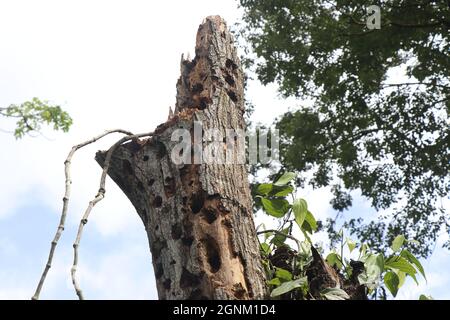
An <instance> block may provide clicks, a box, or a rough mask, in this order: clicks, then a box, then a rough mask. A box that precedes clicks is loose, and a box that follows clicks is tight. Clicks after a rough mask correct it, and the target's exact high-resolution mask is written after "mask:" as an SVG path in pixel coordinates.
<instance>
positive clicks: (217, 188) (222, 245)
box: [96, 16, 266, 299]
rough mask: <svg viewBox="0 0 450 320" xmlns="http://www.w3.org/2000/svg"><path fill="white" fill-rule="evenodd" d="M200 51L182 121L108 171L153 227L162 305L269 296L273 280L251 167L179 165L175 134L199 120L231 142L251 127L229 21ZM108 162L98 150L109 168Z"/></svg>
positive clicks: (214, 24)
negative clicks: (256, 214)
mask: <svg viewBox="0 0 450 320" xmlns="http://www.w3.org/2000/svg"><path fill="white" fill-rule="evenodd" d="M195 54H196V56H195V58H194V59H193V60H192V61H190V60H185V59H183V58H182V60H181V77H180V79H179V80H178V83H177V99H176V105H175V112H174V114H173V115H171V116H170V117H169V120H168V121H167V122H166V123H164V124H162V125H160V126H159V127H158V128H157V129H156V130H155V132H154V133H155V134H154V136H153V137H151V138H149V139H146V140H140V139H136V140H134V141H132V142H129V143H127V144H124V145H122V146H120V147H118V148H117V150H116V151H115V152H114V154H113V156H112V158H111V164H110V169H109V171H108V174H109V175H110V177H111V178H112V179H113V180H114V181H115V182H116V183H117V185H118V186H119V187H120V188H121V189H122V190H123V192H124V193H125V194H126V196H127V197H128V198H129V199H130V201H131V202H132V203H133V205H134V207H135V208H136V211H137V213H138V214H139V216H140V217H141V219H142V221H143V223H144V226H145V230H146V232H147V235H148V240H149V245H150V250H151V253H152V258H153V267H154V271H155V278H156V284H157V290H158V295H159V298H160V299H261V298H264V297H265V296H266V284H265V275H264V272H263V268H262V265H261V257H260V252H259V246H258V242H257V236H256V231H255V227H254V222H253V217H252V201H251V196H250V190H249V183H248V172H247V168H246V166H245V164H207V163H201V164H195V163H193V164H181V165H177V164H175V163H174V162H173V161H172V159H171V153H172V150H173V149H174V147H175V145H176V144H177V143H178V142H177V141H171V135H172V133H173V132H174V131H175V130H177V129H187V130H189V131H191V132H192V131H193V126H194V121H200V122H201V123H202V126H203V129H204V130H206V129H210V128H215V129H218V130H219V131H220V132H221V133H222V134H223V136H226V129H235V130H237V129H244V130H245V122H244V117H243V115H244V95H243V73H242V70H241V66H240V62H239V59H238V56H237V54H236V50H235V48H234V45H233V39H232V36H231V34H230V33H229V31H228V29H227V26H226V24H225V22H224V21H223V20H222V19H221V18H220V17H218V16H211V17H208V18H206V19H205V21H204V22H203V23H202V24H201V25H200V27H199V30H198V34H197V41H196V49H195ZM201 144H202V147H205V146H206V145H207V144H208V142H206V141H203V142H201ZM223 147H224V148H227V145H226V143H225V142H224V143H223ZM104 159H105V152H99V153H97V156H96V160H97V161H98V162H99V163H100V165H102V164H103V163H104Z"/></svg>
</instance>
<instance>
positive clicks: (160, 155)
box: [156, 142, 167, 159]
mask: <svg viewBox="0 0 450 320" xmlns="http://www.w3.org/2000/svg"><path fill="white" fill-rule="evenodd" d="M157 148H158V149H157V153H156V155H157V157H158V159H162V158H163V157H165V156H166V154H167V149H166V146H165V145H164V144H163V143H161V142H160V143H158V145H157Z"/></svg>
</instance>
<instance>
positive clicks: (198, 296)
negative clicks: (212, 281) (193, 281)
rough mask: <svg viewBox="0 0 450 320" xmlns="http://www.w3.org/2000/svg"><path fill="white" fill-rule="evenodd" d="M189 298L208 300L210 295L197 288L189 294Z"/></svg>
mask: <svg viewBox="0 0 450 320" xmlns="http://www.w3.org/2000/svg"><path fill="white" fill-rule="evenodd" d="M188 300H208V297H206V296H204V295H203V293H202V291H201V290H200V289H195V290H194V291H192V292H191V294H190V295H189V297H188Z"/></svg>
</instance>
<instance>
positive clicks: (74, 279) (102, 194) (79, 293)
mask: <svg viewBox="0 0 450 320" xmlns="http://www.w3.org/2000/svg"><path fill="white" fill-rule="evenodd" d="M152 135H153V133H152V132H150V133H141V134H136V135H132V134H131V135H128V136H126V137H123V138H121V139H120V140H119V141H117V142H116V143H115V144H113V145H112V147H111V148H110V149H109V150H108V152H107V154H106V158H105V163H104V165H103V172H102V176H101V178H100V186H99V189H98V192H97V194H96V195H95V198H94V199H93V200H91V201H90V202H89V205H88V207H87V208H86V211H85V212H84V215H83V218H82V219H81V221H80V224H79V226H78V232H77V236H76V239H75V242H74V244H73V265H72V269H71V275H72V284H73V286H74V289H75V292H76V294H77V296H78V298H79V299H80V300H83V299H84V296H83V292H82V290H81V288H80V285H79V283H78V280H77V277H76V273H77V268H78V248H79V246H80V241H81V236H82V234H83V229H84V226H85V225H86V223H87V222H88V218H89V215H90V214H91V211H92V209H93V208H94V206H95V205H96V204H97V203H99V202H100V201H101V200H103V198H104V197H105V192H106V189H105V184H106V175H107V173H108V169H109V165H110V163H111V157H112V154H113V153H114V151H115V150H116V149H117V148H118V147H119V146H120V145H122V144H123V143H125V142H127V141H129V140H132V139H139V138H142V137H149V136H152Z"/></svg>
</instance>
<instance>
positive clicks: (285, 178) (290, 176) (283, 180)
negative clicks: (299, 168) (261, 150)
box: [274, 172, 296, 186]
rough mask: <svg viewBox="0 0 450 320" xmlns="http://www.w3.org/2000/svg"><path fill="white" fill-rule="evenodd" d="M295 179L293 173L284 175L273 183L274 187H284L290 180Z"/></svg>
mask: <svg viewBox="0 0 450 320" xmlns="http://www.w3.org/2000/svg"><path fill="white" fill-rule="evenodd" d="M295 177H296V174H295V173H293V172H286V173H284V174H283V175H282V176H281V177H280V178H279V179H278V180H277V181H276V182H275V183H274V185H276V186H284V185H286V184H288V183H289V182H290V181H291V180H292V179H294V178H295Z"/></svg>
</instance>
